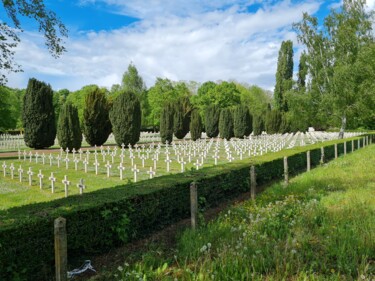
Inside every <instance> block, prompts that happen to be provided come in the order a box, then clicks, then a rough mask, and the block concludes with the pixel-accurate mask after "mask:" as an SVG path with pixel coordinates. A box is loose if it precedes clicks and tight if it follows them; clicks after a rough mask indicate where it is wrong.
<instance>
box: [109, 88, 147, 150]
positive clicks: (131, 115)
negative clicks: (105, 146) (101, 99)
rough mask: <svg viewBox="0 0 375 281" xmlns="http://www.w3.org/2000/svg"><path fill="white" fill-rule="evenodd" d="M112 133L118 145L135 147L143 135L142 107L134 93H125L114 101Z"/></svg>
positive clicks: (111, 111)
mask: <svg viewBox="0 0 375 281" xmlns="http://www.w3.org/2000/svg"><path fill="white" fill-rule="evenodd" d="M109 119H110V120H111V124H112V132H113V135H114V136H115V141H116V143H117V145H119V146H120V145H122V144H125V145H129V144H130V145H134V144H136V143H137V142H138V141H139V137H140V134H141V119H142V112H141V105H140V103H139V99H138V97H137V96H136V95H135V94H134V93H133V92H127V91H123V92H122V93H121V94H120V95H119V96H118V97H117V98H116V99H115V100H114V101H113V105H112V109H111V110H110V112H109Z"/></svg>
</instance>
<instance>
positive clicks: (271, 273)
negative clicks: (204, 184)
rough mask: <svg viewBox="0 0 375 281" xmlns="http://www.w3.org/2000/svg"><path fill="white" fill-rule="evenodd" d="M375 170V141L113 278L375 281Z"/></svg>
mask: <svg viewBox="0 0 375 281" xmlns="http://www.w3.org/2000/svg"><path fill="white" fill-rule="evenodd" d="M374 171H375V146H374V145H372V146H370V147H367V148H364V149H361V150H359V151H356V152H355V153H353V154H350V155H348V156H346V157H340V158H339V159H338V160H336V161H332V162H330V163H328V164H324V165H323V166H322V167H319V168H316V169H314V170H312V171H311V172H309V173H305V174H303V175H300V176H298V177H295V178H293V179H291V180H290V185H289V186H288V187H287V188H284V187H283V185H282V184H274V185H273V186H271V187H269V188H268V189H267V190H266V191H265V192H263V193H262V194H261V195H260V196H259V197H258V198H257V199H256V201H255V202H252V201H247V202H245V203H242V204H239V205H237V206H234V207H232V208H230V209H228V210H227V211H225V212H223V213H222V214H221V215H220V216H219V218H218V219H217V220H215V221H213V222H210V223H208V224H207V225H205V226H202V227H201V228H200V229H199V230H198V231H196V232H193V231H190V230H187V231H185V232H183V233H182V234H181V235H180V237H179V238H178V242H177V245H176V248H175V249H170V248H168V249H167V248H165V247H163V246H162V245H151V246H150V251H148V252H147V253H143V254H142V255H139V256H137V258H136V259H132V258H131V257H130V258H128V259H127V260H126V261H124V263H123V264H120V265H119V266H118V269H117V270H116V271H115V272H112V273H111V276H112V279H114V280H369V281H372V280H375V172H374ZM106 276H107V277H106V278H108V275H106ZM93 280H101V279H100V276H97V277H95V278H94V279H93ZM103 280H105V279H103Z"/></svg>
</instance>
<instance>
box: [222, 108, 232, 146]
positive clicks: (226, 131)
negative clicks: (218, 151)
mask: <svg viewBox="0 0 375 281" xmlns="http://www.w3.org/2000/svg"><path fill="white" fill-rule="evenodd" d="M219 132H220V137H221V138H222V139H227V140H230V139H231V138H232V137H234V133H233V117H232V111H231V110H230V109H229V108H224V109H222V110H221V112H220V118H219Z"/></svg>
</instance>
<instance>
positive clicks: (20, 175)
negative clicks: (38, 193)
mask: <svg viewBox="0 0 375 281" xmlns="http://www.w3.org/2000/svg"><path fill="white" fill-rule="evenodd" d="M22 174H23V169H22V167H21V165H20V167H19V169H18V175H19V177H20V182H22Z"/></svg>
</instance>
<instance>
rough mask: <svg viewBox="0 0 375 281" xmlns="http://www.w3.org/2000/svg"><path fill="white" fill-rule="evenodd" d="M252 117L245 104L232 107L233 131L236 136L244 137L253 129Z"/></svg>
mask: <svg viewBox="0 0 375 281" xmlns="http://www.w3.org/2000/svg"><path fill="white" fill-rule="evenodd" d="M252 121H253V120H252V118H251V115H250V112H249V109H248V108H247V106H245V105H239V106H236V107H235V108H234V109H233V133H234V136H235V137H236V138H240V139H242V138H244V136H248V135H250V134H251V131H252V130H253V124H252Z"/></svg>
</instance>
